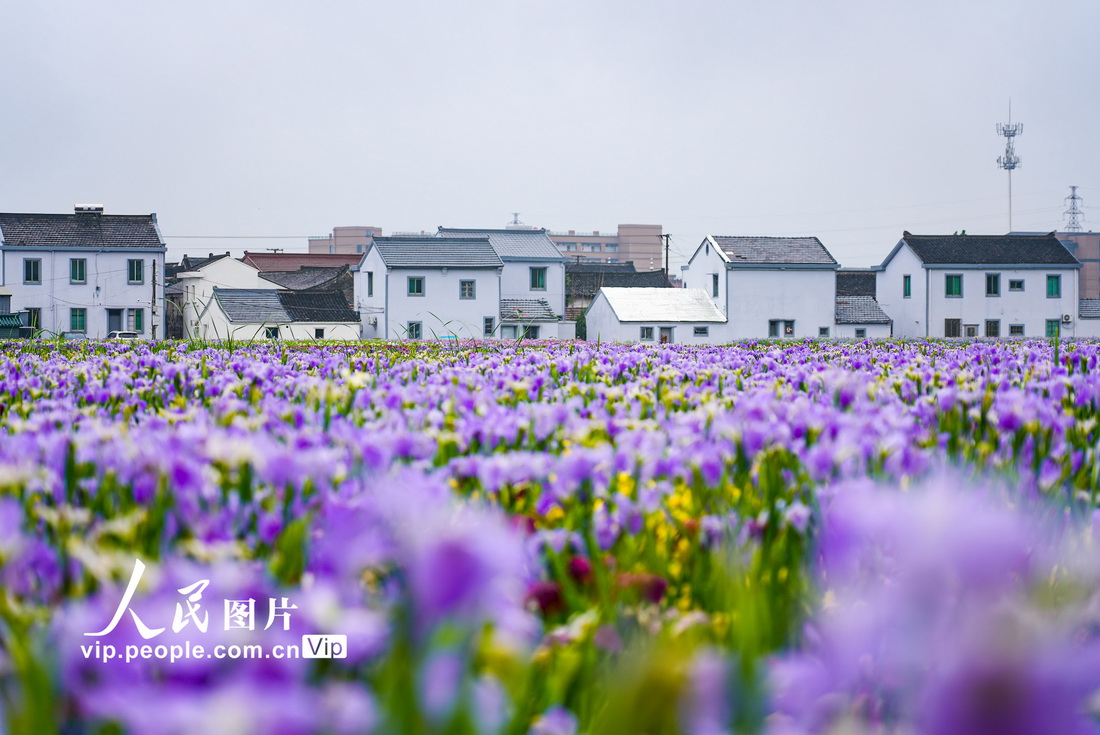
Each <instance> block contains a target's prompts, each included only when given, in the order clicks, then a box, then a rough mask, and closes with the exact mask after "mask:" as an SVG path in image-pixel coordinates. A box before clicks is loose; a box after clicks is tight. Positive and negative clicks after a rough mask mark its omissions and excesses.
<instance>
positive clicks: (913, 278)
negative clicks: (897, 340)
mask: <svg viewBox="0 0 1100 735" xmlns="http://www.w3.org/2000/svg"><path fill="white" fill-rule="evenodd" d="M907 275H908V276H910V283H911V284H912V290H911V295H910V296H909V297H908V298H906V297H905V294H904V278H905V276H907ZM941 286H942V284H941ZM927 293H928V273H927V271H926V270H925V269H924V264H923V263H921V261H920V259H919V258H918V257H917V256H916V254H914V253H913V251H912V249H910V247H909V246H908V245H905V244H902V246H901V248H900V249H899V250H898V252H897V253H896V254H895V255H894V257H893V258H892V259H891V260H890V262H889V263H888V264H887V265H886V269H885V270H883V271H882V272H881V273H879V274H878V278H877V280H876V296H875V298H876V300H877V301H878V305H879V306H880V307H881V308H882V310H883V311H884V312H886V314H887V315H888V316H889V317H890V318H891V319H893V320H894V336H895V337H924V336H927V332H926V326H927V314H926V312H925V304H926V303H927V300H926V295H927ZM941 326H942V325H941Z"/></svg>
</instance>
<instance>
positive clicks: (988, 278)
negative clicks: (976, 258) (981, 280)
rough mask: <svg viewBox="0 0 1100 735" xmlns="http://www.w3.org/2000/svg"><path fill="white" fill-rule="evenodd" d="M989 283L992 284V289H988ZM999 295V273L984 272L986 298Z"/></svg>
mask: <svg viewBox="0 0 1100 735" xmlns="http://www.w3.org/2000/svg"><path fill="white" fill-rule="evenodd" d="M990 285H992V286H993V290H992V291H991V290H990V288H989V287H990ZM1000 295H1001V274H1000V273H986V274H985V296H986V298H997V297H999V296H1000Z"/></svg>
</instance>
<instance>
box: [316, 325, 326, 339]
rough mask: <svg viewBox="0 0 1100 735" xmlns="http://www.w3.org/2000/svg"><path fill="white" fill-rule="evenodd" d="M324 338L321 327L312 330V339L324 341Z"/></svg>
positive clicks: (323, 331)
mask: <svg viewBox="0 0 1100 735" xmlns="http://www.w3.org/2000/svg"><path fill="white" fill-rule="evenodd" d="M324 338H325V330H324V328H323V327H317V328H316V329H314V330H313V339H324Z"/></svg>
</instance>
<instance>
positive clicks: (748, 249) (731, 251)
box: [714, 236, 837, 265]
mask: <svg viewBox="0 0 1100 735" xmlns="http://www.w3.org/2000/svg"><path fill="white" fill-rule="evenodd" d="M714 242H716V243H717V244H718V247H720V248H722V252H723V253H725V254H726V257H727V258H729V260H730V263H731V264H732V265H737V264H739V263H743V264H746V265H748V264H760V265H837V262H836V260H835V259H834V258H833V256H832V255H831V254H830V253H829V251H828V250H826V249H825V246H824V245H822V244H821V241H820V240H818V239H817V238H816V237H728V236H715V237H714Z"/></svg>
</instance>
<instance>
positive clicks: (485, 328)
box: [481, 316, 497, 337]
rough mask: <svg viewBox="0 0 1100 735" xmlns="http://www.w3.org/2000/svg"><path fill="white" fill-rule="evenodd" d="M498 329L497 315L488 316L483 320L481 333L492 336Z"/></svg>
mask: <svg viewBox="0 0 1100 735" xmlns="http://www.w3.org/2000/svg"><path fill="white" fill-rule="evenodd" d="M496 331H497V320H496V317H491V316H487V317H485V318H484V319H483V320H482V322H481V333H482V335H483V336H485V337H492V336H493V333H494V332H496Z"/></svg>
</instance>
